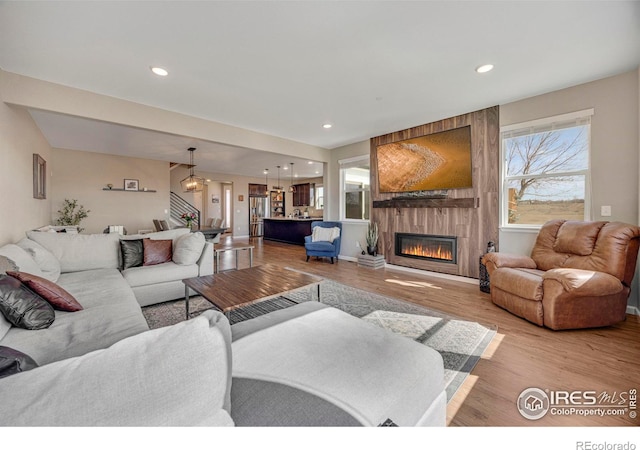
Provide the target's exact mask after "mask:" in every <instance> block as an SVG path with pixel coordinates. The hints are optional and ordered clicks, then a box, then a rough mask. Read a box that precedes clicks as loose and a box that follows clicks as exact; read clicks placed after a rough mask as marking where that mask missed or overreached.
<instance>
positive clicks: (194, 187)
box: [180, 147, 204, 192]
mask: <svg viewBox="0 0 640 450" xmlns="http://www.w3.org/2000/svg"><path fill="white" fill-rule="evenodd" d="M187 150H188V151H189V176H188V177H187V178H185V179H184V180H182V181H181V182H180V186H182V190H183V191H184V192H201V191H202V188H203V186H204V178H201V177H197V176H195V175H194V173H193V168H194V164H193V152H195V151H196V148H195V147H189V148H188V149H187Z"/></svg>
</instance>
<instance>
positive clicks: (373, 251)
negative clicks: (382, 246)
mask: <svg viewBox="0 0 640 450" xmlns="http://www.w3.org/2000/svg"><path fill="white" fill-rule="evenodd" d="M366 240H367V253H368V254H370V255H372V256H376V255H377V254H378V224H377V223H375V222H369V227H368V229H367V237H366Z"/></svg>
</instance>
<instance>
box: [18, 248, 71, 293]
mask: <svg viewBox="0 0 640 450" xmlns="http://www.w3.org/2000/svg"><path fill="white" fill-rule="evenodd" d="M16 245H17V246H18V247H20V248H22V249H24V250H26V251H27V253H29V254H30V255H31V257H32V258H33V259H34V261H35V262H36V264H37V265H38V267H39V268H40V270H41V271H42V273H43V277H44V278H46V279H47V280H50V281H53V282H54V283H55V282H56V281H58V278H59V277H60V261H58V258H56V257H55V256H54V255H53V253H51V252H50V251H49V250H47V249H46V248H44V247H43V246H42V245H40V244H38V243H37V242H36V241H32V240H31V239H28V238H24V239H22V240H20V241H19V242H18V243H17V244H16Z"/></svg>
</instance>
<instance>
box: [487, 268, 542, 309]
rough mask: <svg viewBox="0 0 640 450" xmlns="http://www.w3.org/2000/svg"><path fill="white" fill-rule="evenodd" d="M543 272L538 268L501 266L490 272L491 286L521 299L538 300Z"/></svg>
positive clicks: (539, 299)
mask: <svg viewBox="0 0 640 450" xmlns="http://www.w3.org/2000/svg"><path fill="white" fill-rule="evenodd" d="M544 274H545V272H544V271H542V270H538V269H515V268H511V267H501V268H500V269H498V270H495V271H494V272H493V273H492V274H491V288H492V289H493V288H495V289H500V290H502V291H505V292H511V293H513V294H514V295H517V296H518V297H520V298H523V299H527V300H532V301H536V302H540V301H542V296H543V293H544V291H543V281H544V279H543V276H544Z"/></svg>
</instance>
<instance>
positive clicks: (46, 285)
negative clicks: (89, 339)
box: [7, 272, 82, 312]
mask: <svg viewBox="0 0 640 450" xmlns="http://www.w3.org/2000/svg"><path fill="white" fill-rule="evenodd" d="M7 275H9V276H12V277H13V278H17V279H18V280H20V281H21V282H22V284H24V285H25V286H27V287H28V288H29V289H31V290H32V291H33V292H35V293H36V294H38V295H39V296H40V297H42V298H43V299H45V300H46V301H47V302H49V304H50V305H51V306H53V308H54V309H58V310H60V311H69V312H74V311H80V310H81V309H82V305H81V304H80V303H78V301H77V300H76V299H75V298H74V297H73V295H71V294H69V293H68V292H67V291H65V290H64V289H63V288H61V287H60V286H58V285H57V284H55V283H54V282H52V281H49V280H47V279H45V278H41V277H39V276H36V275H32V274H30V273H26V272H7Z"/></svg>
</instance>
